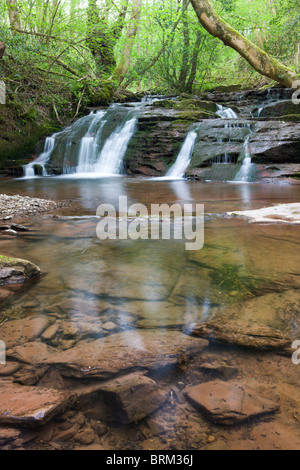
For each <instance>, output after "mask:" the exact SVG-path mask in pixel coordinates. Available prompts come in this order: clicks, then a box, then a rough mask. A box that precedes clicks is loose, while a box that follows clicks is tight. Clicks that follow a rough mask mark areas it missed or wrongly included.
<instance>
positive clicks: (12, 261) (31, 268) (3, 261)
mask: <svg viewBox="0 0 300 470" xmlns="http://www.w3.org/2000/svg"><path fill="white" fill-rule="evenodd" d="M1 268H19V269H21V270H22V271H23V273H24V275H25V277H26V278H27V279H30V278H31V277H33V276H37V275H39V274H40V272H41V271H40V268H39V267H38V266H36V265H35V264H33V263H31V262H30V261H25V260H22V259H18V258H10V257H8V256H3V255H0V269H1Z"/></svg>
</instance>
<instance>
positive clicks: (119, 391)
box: [99, 372, 169, 424]
mask: <svg viewBox="0 0 300 470" xmlns="http://www.w3.org/2000/svg"><path fill="white" fill-rule="evenodd" d="M99 390H101V392H102V393H101V396H102V397H103V399H104V401H105V403H106V404H109V405H110V406H111V407H112V409H113V410H114V417H113V419H114V420H115V421H121V422H122V423H124V424H125V423H134V422H137V421H140V420H141V419H143V418H145V417H146V416H148V415H149V414H150V413H152V412H153V411H155V410H157V409H158V408H160V406H161V405H163V404H164V403H165V402H166V400H167V399H168V396H169V390H168V389H164V390H161V389H160V388H159V386H158V385H157V383H156V382H155V381H154V380H152V379H150V378H149V377H146V376H145V375H144V374H143V373H142V372H133V373H132V374H128V375H125V376H122V377H118V378H116V379H112V380H109V381H107V382H105V383H103V384H102V385H101V386H100V387H99Z"/></svg>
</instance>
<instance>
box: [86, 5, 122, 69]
mask: <svg viewBox="0 0 300 470" xmlns="http://www.w3.org/2000/svg"><path fill="white" fill-rule="evenodd" d="M110 7H111V5H110V2H108V5H107V7H106V9H104V10H103V11H102V13H101V14H100V9H99V7H98V5H97V0H89V3H88V8H87V45H88V47H89V49H90V51H91V53H92V55H93V57H94V60H95V64H96V67H97V74H98V76H103V75H107V76H108V75H110V74H111V73H112V72H113V70H114V68H115V67H116V59H115V53H114V48H115V45H116V42H117V41H118V39H120V36H121V34H122V30H123V27H124V23H125V17H126V13H127V8H128V3H127V2H126V3H125V4H124V5H123V7H122V8H121V9H120V11H119V14H118V16H117V19H116V20H115V21H114V23H113V24H112V25H110V24H109V22H108V20H107V17H106V16H107V14H108V11H109V9H110Z"/></svg>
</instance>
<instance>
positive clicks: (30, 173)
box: [23, 134, 57, 178]
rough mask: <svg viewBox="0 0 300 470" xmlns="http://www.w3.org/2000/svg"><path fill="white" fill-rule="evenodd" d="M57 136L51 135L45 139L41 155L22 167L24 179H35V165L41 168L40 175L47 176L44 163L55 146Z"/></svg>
mask: <svg viewBox="0 0 300 470" xmlns="http://www.w3.org/2000/svg"><path fill="white" fill-rule="evenodd" d="M56 136H57V134H53V136H51V137H47V139H46V141H45V146H44V151H43V153H41V155H40V156H39V157H38V158H37V159H36V160H35V161H34V162H32V163H28V165H24V166H23V170H24V177H25V178H34V177H35V170H34V167H35V166H36V165H38V166H40V167H41V168H42V174H43V176H48V173H47V170H46V166H45V165H46V163H47V162H48V160H49V158H50V156H51V154H52V152H53V149H54V146H55V138H56Z"/></svg>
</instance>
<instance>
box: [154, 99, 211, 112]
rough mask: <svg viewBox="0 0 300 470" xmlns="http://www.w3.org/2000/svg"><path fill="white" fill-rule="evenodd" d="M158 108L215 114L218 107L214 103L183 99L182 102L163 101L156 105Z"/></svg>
mask: <svg viewBox="0 0 300 470" xmlns="http://www.w3.org/2000/svg"><path fill="white" fill-rule="evenodd" d="M155 106H156V107H157V108H170V109H175V110H178V111H185V110H195V111H196V110H197V111H199V110H201V111H202V110H204V111H209V112H211V113H214V112H215V111H216V110H217V105H216V103H214V102H213V101H203V100H197V99H196V100H195V99H182V100H180V101H173V100H162V101H158V102H157V103H155Z"/></svg>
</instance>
